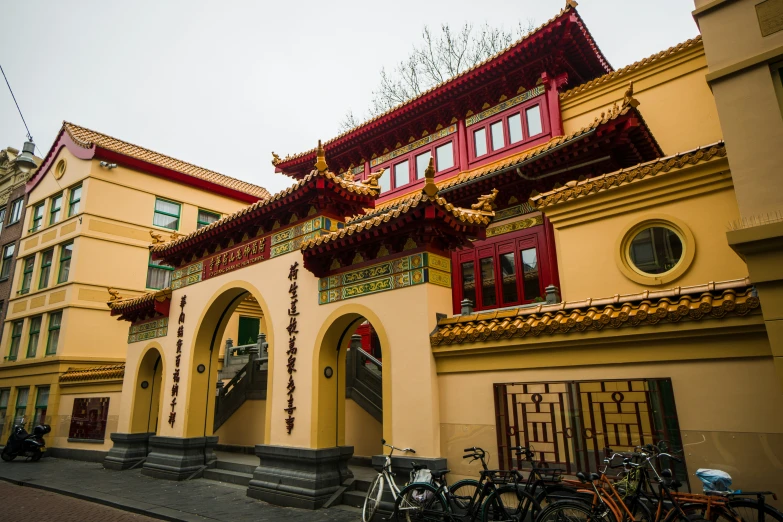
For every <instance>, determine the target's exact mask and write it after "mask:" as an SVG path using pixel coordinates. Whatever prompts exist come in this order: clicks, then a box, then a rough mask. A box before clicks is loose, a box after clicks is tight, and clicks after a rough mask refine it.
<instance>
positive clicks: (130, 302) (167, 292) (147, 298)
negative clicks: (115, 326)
mask: <svg viewBox="0 0 783 522" xmlns="http://www.w3.org/2000/svg"><path fill="white" fill-rule="evenodd" d="M166 299H171V288H170V287H169V288H163V289H161V290H156V291H154V292H147V293H146V294H142V295H139V296H136V297H128V298H125V299H117V300H116V301H109V302H108V303H107V304H108V306H109V309H110V310H111V311H112V314H114V312H120V313H124V312H126V311H130V310H133V309H136V308H139V307H142V306H144V305H147V304H151V303H154V302H155V301H156V300H159V301H165V300H166Z"/></svg>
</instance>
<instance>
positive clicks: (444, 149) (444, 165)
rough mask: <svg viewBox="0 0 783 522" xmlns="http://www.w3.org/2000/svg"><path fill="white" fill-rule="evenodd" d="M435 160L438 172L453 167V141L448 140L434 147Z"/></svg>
mask: <svg viewBox="0 0 783 522" xmlns="http://www.w3.org/2000/svg"><path fill="white" fill-rule="evenodd" d="M435 161H436V162H437V163H438V172H440V171H442V170H446V169H450V168H451V167H453V166H454V142H452V141H450V142H448V143H446V144H444V145H441V146H440V147H438V148H437V149H435Z"/></svg>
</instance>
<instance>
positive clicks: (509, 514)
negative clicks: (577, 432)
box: [394, 447, 540, 522]
mask: <svg viewBox="0 0 783 522" xmlns="http://www.w3.org/2000/svg"><path fill="white" fill-rule="evenodd" d="M465 452H468V455H465V456H463V458H465V459H468V458H470V459H473V460H474V461H475V460H480V461H481V466H482V468H483V469H482V470H481V472H480V475H479V480H474V479H466V480H461V481H459V482H457V483H456V484H454V486H453V487H452V488H449V487H448V484H447V482H446V479H445V475H446V474H447V473H449V471H450V470H440V471H433V472H432V476H433V479H434V480H433V483H432V484H422V483H412V484H409V485H408V486H406V487H405V488H403V489H402V491H400V494H399V497H398V500H397V502H396V504H395V509H394V515H395V516H396V517H397V518H399V516H400V515H401V514H404V515H405V518H406V520H408V521H411V520H421V521H425V520H432V521H435V520H438V521H443V520H447V521H452V522H464V521H470V522H474V521H477V520H479V519H480V520H482V521H486V520H514V521H519V520H524V519H525V518H526V517H527V515H528V514H531V515H534V514H535V513H537V512H538V511H539V510H540V506H539V505H538V503H537V502H536V500H535V499H534V498H533V497H532V495H530V494H529V493H528V492H527V491H525V489H524V488H522V487H520V486H519V481H520V479H521V478H522V475H521V474H520V473H519V471H517V470H511V471H504V470H490V469H489V467H488V466H487V463H486V459H485V457H486V452H485V451H484V450H483V449H481V448H476V447H473V448H466V449H465ZM503 495H511V496H513V499H514V502H513V503H512V502H509V504H513V505H514V506H515V507H514V508H510V507H507V506H505V505H504V504H503V498H504V497H503Z"/></svg>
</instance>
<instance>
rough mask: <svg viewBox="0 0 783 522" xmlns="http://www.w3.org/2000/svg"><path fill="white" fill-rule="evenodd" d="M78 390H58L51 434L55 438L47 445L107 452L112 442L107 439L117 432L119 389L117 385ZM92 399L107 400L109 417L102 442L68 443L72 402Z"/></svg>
mask: <svg viewBox="0 0 783 522" xmlns="http://www.w3.org/2000/svg"><path fill="white" fill-rule="evenodd" d="M80 388H81V389H69V388H62V389H61V390H60V405H59V408H58V411H57V417H56V418H55V419H53V420H52V433H53V434H55V436H52V437H51V442H50V443H49V445H50V446H52V447H58V448H69V449H83V450H93V451H109V450H110V449H111V447H112V441H111V439H109V435H110V434H112V433H114V432H116V431H117V419H118V418H119V412H120V402H121V400H122V397H121V396H120V393H121V388H120V386H119V384H114V385H111V386H106V385H103V386H101V385H98V386H88V387H80ZM87 390H90V391H87ZM93 397H95V398H99V397H100V398H102V397H108V398H109V416H108V418H107V419H106V435H105V437H104V439H103V441H100V442H99V441H96V442H68V433H69V429H70V425H71V415H72V413H73V402H74V400H75V399H77V398H78V399H86V398H93ZM55 425H57V430H56V431H55Z"/></svg>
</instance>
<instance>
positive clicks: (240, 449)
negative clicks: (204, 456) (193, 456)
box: [215, 444, 256, 455]
mask: <svg viewBox="0 0 783 522" xmlns="http://www.w3.org/2000/svg"><path fill="white" fill-rule="evenodd" d="M215 451H225V452H228V453H242V454H244V455H255V454H256V447H255V446H237V445H235V444H218V445H216V446H215Z"/></svg>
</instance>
